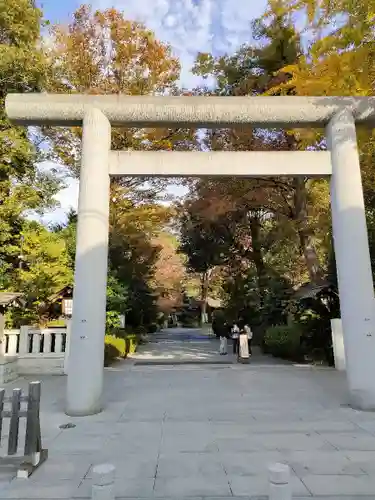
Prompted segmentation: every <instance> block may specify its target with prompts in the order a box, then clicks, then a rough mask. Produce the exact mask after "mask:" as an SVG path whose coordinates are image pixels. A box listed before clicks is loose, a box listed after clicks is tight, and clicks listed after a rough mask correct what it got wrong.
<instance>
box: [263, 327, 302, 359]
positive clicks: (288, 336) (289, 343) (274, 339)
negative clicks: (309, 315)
mask: <svg viewBox="0 0 375 500" xmlns="http://www.w3.org/2000/svg"><path fill="white" fill-rule="evenodd" d="M264 343H265V346H266V350H267V352H268V353H270V354H272V355H273V356H275V357H278V358H282V359H289V360H292V361H301V359H303V353H302V348H301V330H300V328H299V326H298V325H296V324H292V325H278V326H272V327H270V328H268V330H267V331H266V335H265V338H264Z"/></svg>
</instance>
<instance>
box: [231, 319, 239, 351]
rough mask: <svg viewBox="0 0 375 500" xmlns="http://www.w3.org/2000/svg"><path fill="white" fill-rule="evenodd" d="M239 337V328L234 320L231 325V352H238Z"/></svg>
mask: <svg viewBox="0 0 375 500" xmlns="http://www.w3.org/2000/svg"><path fill="white" fill-rule="evenodd" d="M239 338H240V329H239V328H238V325H237V323H236V322H234V323H233V326H232V340H233V354H238V344H239Z"/></svg>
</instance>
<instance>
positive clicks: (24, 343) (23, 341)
mask: <svg viewBox="0 0 375 500" xmlns="http://www.w3.org/2000/svg"><path fill="white" fill-rule="evenodd" d="M25 354H29V327H28V326H26V325H23V326H21V329H20V347H19V355H20V356H23V355H25Z"/></svg>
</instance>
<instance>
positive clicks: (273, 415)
mask: <svg viewBox="0 0 375 500" xmlns="http://www.w3.org/2000/svg"><path fill="white" fill-rule="evenodd" d="M197 333H198V332H195V333H194V332H190V334H191V336H190V337H189V335H190V334H189V333H188V332H186V331H185V332H183V334H182V335H181V336H180V340H179V337H178V335H179V333H178V332H176V331H175V332H172V333H171V336H170V337H169V338H165V337H164V338H163V336H159V338H158V342H156V343H155V345H154V344H151V345H150V344H149V345H147V346H144V347H143V348H141V351H140V353H139V354H137V355H136V356H135V358H134V359H133V360H127V361H121V362H119V363H118V364H117V365H115V366H113V367H112V368H108V369H106V374H105V405H106V409H105V411H103V412H102V413H101V414H99V415H94V416H91V417H83V418H69V417H67V416H65V415H64V413H63V401H64V393H65V379H64V377H46V378H42V383H43V389H42V391H43V392H42V431H43V436H44V445H45V446H46V447H48V449H49V454H50V457H49V459H48V461H47V462H46V463H44V464H43V465H42V466H41V467H40V469H39V470H37V471H36V472H35V473H34V474H33V476H31V478H30V479H28V480H17V479H14V480H13V481H12V482H10V483H9V481H8V479H9V476H8V474H3V475H2V476H0V478H1V489H0V498H6V499H16V498H17V499H32V498H33V499H71V498H89V497H90V487H91V471H92V466H93V465H94V464H97V463H103V462H110V463H112V464H114V465H115V466H116V468H117V481H116V495H117V496H118V497H119V498H134V499H136V498H139V499H151V498H160V499H161V498H163V499H164V498H167V499H168V498H171V499H172V498H173V499H183V498H194V499H201V498H202V497H204V498H206V499H208V498H210V499H217V500H218V499H219V498H229V497H245V498H249V497H260V496H266V495H267V493H268V489H267V465H268V464H269V463H272V462H275V461H279V462H284V463H288V464H289V465H290V466H291V468H292V487H293V494H294V496H295V498H306V497H311V496H319V497H324V498H326V497H327V498H328V497H330V498H332V499H333V498H338V497H341V496H346V497H347V498H358V497H361V498H363V497H368V498H375V415H374V414H372V413H361V412H357V411H355V410H352V409H350V408H348V407H347V406H346V404H345V403H346V396H345V392H346V391H345V379H344V377H343V376H342V375H341V374H339V373H337V372H335V371H334V370H331V369H324V368H320V369H319V368H309V367H298V366H292V365H282V364H280V365H279V364H275V362H274V361H271V360H269V359H268V358H259V359H258V360H256V359H254V364H250V365H237V364H231V363H228V364H205V363H203V364H197V365H192V364H178V366H175V365H170V366H168V365H164V366H163V365H159V364H158V361H160V359H162V358H163V350H164V353H165V356H169V355H170V350H169V351H168V349H169V348H170V347H171V346H173V349H172V350H174V352H175V354H174V356H175V362H176V363H177V361H179V362H181V363H182V361H183V360H184V359H186V360H187V361H188V363H189V360H190V361H191V358H190V356H191V349H192V343H194V339H192V336H194V335H195V334H197ZM171 342H172V343H171ZM200 342H201V344H200ZM210 342H211V341H210ZM195 343H196V344H199V345H201V350H202V351H204V352H202V353H201V354H198V356H203V357H204V359H207V356H208V358H210V356H212V358H214V357H215V356H216V347H217V342H216V341H215V340H213V341H212V345H213V346H215V348H212V347H211V343H207V342H206V341H205V340H199V339H198V340H195ZM168 346H169V347H168ZM196 348H197V349H198V347H197V346H196ZM198 350H199V349H198ZM153 352H154V353H156V352H157V353H158V354H157V355H155V356H154V357H155V358H157V359H158V361H156V364H154V365H143V364H141V365H138V364H137V363H138V362H139V361H140V360H142V359H143V360H144V359H145V357H147V356H148V357H150V356H151V357H153V356H152V353H153ZM168 352H169V354H168ZM145 353H149V354H148V355H147V356H146V354H145ZM178 353H179V354H178ZM186 353H189V354H186ZM204 353H206V354H204ZM209 353H211V354H209ZM184 356H185V358H184ZM186 356H187V357H186ZM219 358H220V359H221V358H222V357H219ZM228 359H230V358H228ZM82 368H83V367H82ZM83 369H84V368H83ZM13 386H22V387H26V386H27V380H23V379H22V380H19V381H18V382H17V384H13ZM67 422H73V423H74V424H75V425H76V427H75V428H72V429H66V430H61V429H59V426H60V425H61V424H66V423H67Z"/></svg>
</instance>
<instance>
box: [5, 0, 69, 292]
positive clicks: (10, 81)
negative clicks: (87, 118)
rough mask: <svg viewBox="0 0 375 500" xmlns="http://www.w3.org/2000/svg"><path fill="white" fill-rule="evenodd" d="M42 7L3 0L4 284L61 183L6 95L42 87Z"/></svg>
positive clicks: (10, 281)
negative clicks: (30, 221) (28, 222)
mask: <svg viewBox="0 0 375 500" xmlns="http://www.w3.org/2000/svg"><path fill="white" fill-rule="evenodd" d="M41 17H42V14H41V11H40V10H39V9H37V8H36V7H35V5H34V2H32V1H31V0H0V234H1V236H0V286H1V287H2V288H9V287H11V286H13V284H14V274H15V271H16V270H17V269H18V267H19V263H20V255H21V232H22V230H23V227H24V224H25V216H26V215H27V214H28V213H29V212H30V211H37V212H41V211H43V210H44V209H45V208H50V207H52V206H53V205H54V201H53V195H54V194H55V193H56V192H57V191H58V189H59V187H60V183H59V182H58V180H57V179H56V177H55V176H54V174H53V172H50V173H43V172H41V171H39V170H38V168H37V166H36V161H37V159H38V150H37V147H36V146H35V145H34V144H33V141H32V133H31V132H28V131H27V130H26V129H25V128H23V127H16V126H14V125H12V124H11V123H10V122H9V120H8V118H7V116H6V113H5V108H4V101H5V97H6V95H7V94H8V93H10V92H33V91H40V90H41V89H42V87H43V84H44V81H45V69H46V61H45V58H44V55H43V52H42V50H41V48H40V46H41V44H40V42H41V38H40V25H41Z"/></svg>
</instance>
